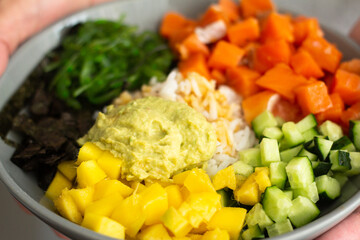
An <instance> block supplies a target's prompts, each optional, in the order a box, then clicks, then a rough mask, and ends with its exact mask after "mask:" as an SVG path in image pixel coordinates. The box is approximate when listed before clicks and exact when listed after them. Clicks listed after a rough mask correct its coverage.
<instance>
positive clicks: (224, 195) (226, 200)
mask: <svg viewBox="0 0 360 240" xmlns="http://www.w3.org/2000/svg"><path fill="white" fill-rule="evenodd" d="M216 192H217V193H218V194H219V195H220V196H221V198H220V202H221V207H232V206H236V205H237V202H236V200H234V199H233V192H232V191H231V190H226V189H220V190H217V191H216Z"/></svg>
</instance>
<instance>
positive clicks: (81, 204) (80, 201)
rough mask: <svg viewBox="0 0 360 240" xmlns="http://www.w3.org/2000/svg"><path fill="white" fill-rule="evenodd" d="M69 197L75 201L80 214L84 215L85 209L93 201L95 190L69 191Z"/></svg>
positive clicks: (80, 189) (90, 188)
mask: <svg viewBox="0 0 360 240" xmlns="http://www.w3.org/2000/svg"><path fill="white" fill-rule="evenodd" d="M69 195H70V196H71V197H72V198H73V199H74V202H75V204H76V206H77V208H78V209H79V211H80V213H81V214H82V215H84V212H85V208H86V207H87V206H89V205H90V204H91V203H92V201H93V195H94V188H92V187H86V188H78V189H76V188H73V189H70V190H69Z"/></svg>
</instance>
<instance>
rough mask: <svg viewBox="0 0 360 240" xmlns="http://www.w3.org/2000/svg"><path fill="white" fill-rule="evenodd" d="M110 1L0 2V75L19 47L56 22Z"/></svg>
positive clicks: (0, 0) (20, 0) (19, 0)
mask: <svg viewBox="0 0 360 240" xmlns="http://www.w3.org/2000/svg"><path fill="white" fill-rule="evenodd" d="M108 1H110V0H0V76H1V75H2V73H3V72H4V71H5V68H6V66H7V63H8V59H9V57H10V55H11V54H12V53H13V52H14V51H15V49H16V48H17V47H18V45H19V44H21V43H22V42H23V41H25V40H26V39H27V38H29V37H30V36H31V35H33V34H35V33H37V32H38V31H40V30H42V29H43V28H45V27H46V26H48V25H50V24H51V23H53V22H55V21H56V20H58V19H60V18H62V17H64V16H66V15H68V14H71V13H73V12H76V11H78V10H80V9H83V8H86V7H90V6H93V5H95V4H99V3H103V2H108Z"/></svg>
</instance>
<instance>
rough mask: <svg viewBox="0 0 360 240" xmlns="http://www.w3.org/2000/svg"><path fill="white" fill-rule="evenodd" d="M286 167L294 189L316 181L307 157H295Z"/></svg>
mask: <svg viewBox="0 0 360 240" xmlns="http://www.w3.org/2000/svg"><path fill="white" fill-rule="evenodd" d="M285 169H286V174H287V176H288V179H289V182H290V186H291V188H292V189H295V188H305V187H307V186H308V185H309V184H310V183H312V182H313V181H314V172H313V169H312V166H311V162H310V160H309V159H308V158H307V157H295V158H293V159H292V160H291V161H290V162H289V163H288V165H287V166H286V168H285Z"/></svg>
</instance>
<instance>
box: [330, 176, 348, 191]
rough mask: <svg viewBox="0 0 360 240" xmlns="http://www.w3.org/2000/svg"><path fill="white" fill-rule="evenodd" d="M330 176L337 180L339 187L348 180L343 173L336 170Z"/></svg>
mask: <svg viewBox="0 0 360 240" xmlns="http://www.w3.org/2000/svg"><path fill="white" fill-rule="evenodd" d="M332 177H333V178H335V179H336V180H337V181H338V182H339V184H340V187H341V188H342V187H343V186H344V185H345V183H346V182H347V181H349V178H348V177H347V176H346V175H345V174H344V173H339V172H337V173H335V174H334V175H333V176H332Z"/></svg>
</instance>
